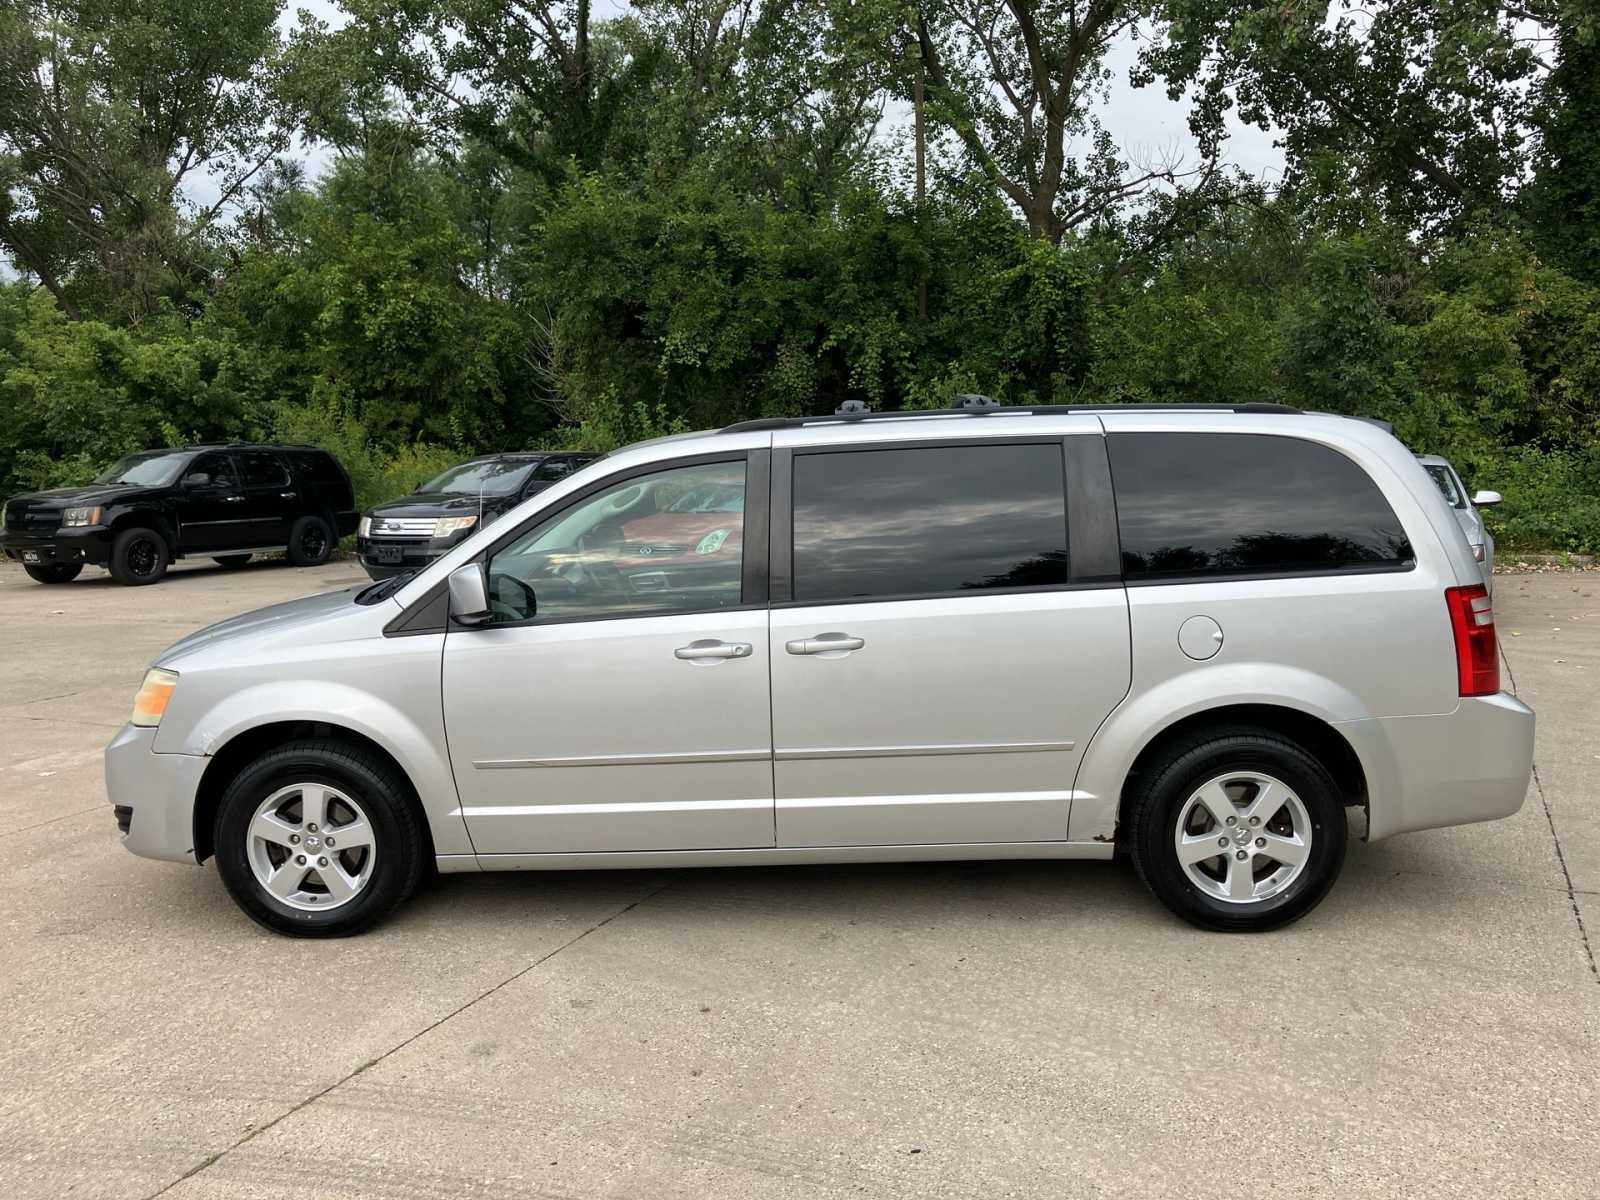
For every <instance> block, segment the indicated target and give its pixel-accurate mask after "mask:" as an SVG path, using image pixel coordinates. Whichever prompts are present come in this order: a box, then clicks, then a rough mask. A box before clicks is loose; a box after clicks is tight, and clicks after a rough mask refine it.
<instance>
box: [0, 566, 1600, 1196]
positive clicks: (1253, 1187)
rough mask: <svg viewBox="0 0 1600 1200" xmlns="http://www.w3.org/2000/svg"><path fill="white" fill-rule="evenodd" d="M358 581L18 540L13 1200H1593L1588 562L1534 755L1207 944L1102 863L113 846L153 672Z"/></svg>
mask: <svg viewBox="0 0 1600 1200" xmlns="http://www.w3.org/2000/svg"><path fill="white" fill-rule="evenodd" d="M360 578H361V576H360V573H359V571H358V570H356V569H353V568H351V567H350V566H348V565H341V564H333V565H330V566H328V567H323V568H316V569H312V570H307V571H296V570H293V569H291V568H287V567H284V566H282V565H278V564H262V565H259V566H251V567H249V568H246V569H244V570H243V571H241V572H224V571H222V570H219V569H214V568H211V567H210V566H209V565H207V566H205V567H197V568H191V567H188V566H187V565H184V566H181V567H180V568H179V569H177V570H176V571H175V572H174V573H173V575H172V576H171V578H169V580H167V581H166V582H164V583H162V584H160V585H157V586H155V587H149V588H138V589H124V588H119V587H116V586H115V585H113V584H111V583H110V582H109V580H107V579H105V578H104V577H103V576H100V575H98V574H97V573H96V574H92V575H89V576H86V577H85V578H84V580H82V581H80V582H78V583H75V584H72V585H68V586H64V587H52V588H45V587H41V586H39V585H36V584H34V583H32V582H31V581H29V580H28V579H27V578H26V577H25V576H24V575H23V574H22V572H21V571H20V570H18V569H16V568H14V567H9V566H3V567H0V664H3V667H4V671H5V678H6V680H7V684H8V686H7V687H6V688H5V689H4V691H3V692H0V701H3V703H0V731H3V732H0V785H3V786H0V1006H3V1007H0V1013H3V1014H4V1015H3V1017H0V1021H3V1030H4V1035H3V1037H0V1195H4V1196H6V1197H8V1198H11V1197H16V1198H25V1197H59V1196H63V1195H73V1196H114V1197H152V1196H157V1195H165V1196H170V1197H174V1198H191V1200H192V1198H197V1197H230V1198H231V1197H257V1196H259V1197H290V1196H294V1197H299V1196H317V1197H320V1196H327V1197H335V1196H337V1197H348V1196H363V1197H393V1198H395V1200H402V1198H413V1197H427V1196H436V1195H438V1196H473V1197H477V1196H494V1197H518V1198H521V1197H641V1198H651V1200H655V1198H660V1197H679V1196H681V1197H836V1196H837V1197H843V1196H884V1197H900V1196H940V1197H967V1196H970V1197H975V1198H976V1197H984V1198H987V1197H997V1196H1041V1197H1044V1196H1048V1197H1076V1196H1086V1197H1087V1196H1122V1195H1130V1196H1131V1195H1136V1194H1137V1195H1142V1196H1149V1195H1166V1194H1180V1193H1181V1194H1183V1195H1185V1196H1188V1197H1210V1196H1219V1197H1220V1196H1225V1195H1226V1196H1233V1195H1237V1194H1239V1193H1240V1192H1242V1191H1246V1190H1248V1191H1250V1192H1252V1193H1257V1194H1268V1195H1285V1196H1294V1195H1315V1194H1323V1193H1328V1192H1332V1191H1334V1190H1337V1191H1338V1192H1339V1193H1340V1194H1342V1195H1346V1196H1368V1195H1371V1196H1388V1195H1394V1196H1401V1195H1416V1194H1427V1195H1430V1196H1451V1195H1460V1196H1473V1197H1481V1196H1485V1195H1496V1196H1539V1197H1562V1196H1573V1197H1579V1196H1594V1195H1596V1193H1597V1191H1600V1188H1597V1185H1596V1183H1595V1181H1596V1180H1597V1179H1600V1053H1597V1052H1600V974H1597V973H1596V967H1595V951H1596V949H1597V948H1600V947H1597V945H1596V941H1597V938H1596V935H1597V932H1600V574H1570V575H1569V574H1546V575H1534V576H1506V577H1502V578H1501V579H1500V580H1499V581H1498V583H1497V588H1496V596H1495V601H1496V607H1497V609H1498V613H1499V627H1500V630H1501V634H1502V640H1503V643H1504V647H1505V652H1506V658H1507V663H1508V665H1509V667H1510V670H1511V671H1512V673H1513V675H1514V677H1515V680H1516V684H1517V688H1518V690H1519V692H1520V694H1521V695H1523V696H1524V697H1525V698H1527V699H1528V700H1529V702H1530V703H1532V704H1533V705H1534V707H1535V708H1536V709H1538V710H1539V741H1538V779H1537V782H1536V784H1535V786H1534V788H1533V789H1532V790H1531V793H1530V797H1529V800H1528V802H1527V804H1525V805H1524V807H1523V810H1522V811H1521V812H1520V813H1519V814H1517V816H1515V817H1514V818H1512V819H1510V820H1508V821H1504V822H1498V823H1494V824H1489V825H1480V826H1469V827H1465V828H1462V829H1457V830H1444V831H1438V832H1433V833H1423V834H1414V835H1408V836H1406V837H1401V838H1396V839H1393V840H1391V841H1389V842H1385V843H1382V844H1380V845H1377V846H1367V845H1365V844H1362V843H1360V842H1352V844H1351V847H1350V857H1349V861H1348V863H1347V866H1346V868H1345V874H1344V877H1343V878H1342V879H1341V881H1340V883H1339V884H1338V886H1337V887H1336V888H1335V889H1334V892H1333V893H1332V895H1331V896H1330V897H1329V899H1328V900H1327V901H1326V902H1325V903H1324V904H1323V905H1322V906H1321V907H1320V908H1319V909H1318V910H1317V911H1316V912H1315V913H1313V914H1312V915H1311V916H1310V917H1309V918H1307V919H1306V920H1305V921H1303V922H1301V923H1299V924H1298V925H1295V926H1293V927H1292V928H1290V929H1288V930H1285V931H1282V932H1280V933H1276V934H1272V935H1268V936H1263V937H1229V936H1222V935H1208V934H1202V933H1198V932H1196V931H1194V930H1192V929H1190V928H1188V927H1187V926H1185V925H1182V924H1180V923H1178V922H1177V921H1176V920H1174V919H1173V918H1171V917H1169V916H1168V915H1167V914H1166V913H1165V911H1164V910H1162V909H1161V908H1160V907H1159V906H1158V905H1157V904H1156V902H1155V901H1154V900H1153V899H1152V898H1151V897H1150V896H1149V895H1148V894H1146V893H1145V892H1144V890H1143V889H1142V888H1141V886H1140V885H1139V883H1138V881H1137V880H1136V878H1135V877H1134V875H1133V873H1132V871H1131V870H1129V869H1127V868H1125V867H1123V866H1121V865H1117V864H1101V863H1026V862H1022V863H970V864H939V865H927V866H917V865H912V866H889V867H878V866H866V867H819V868H763V869H739V870H709V871H700V872H693V871H684V872H665V871H663V872H610V873H588V874H572V875H545V874H527V875H506V876H481V877H470V876H453V877H448V878H445V879H443V880H440V881H437V882H435V883H433V884H431V885H429V886H428V888H427V889H426V890H425V892H424V893H423V894H422V895H420V896H419V897H418V898H417V899H416V900H415V901H413V902H412V903H411V904H410V905H408V906H407V907H406V908H405V909H403V910H402V911H401V912H400V913H399V914H397V916H396V917H395V918H394V919H392V920H390V921H389V922H388V923H386V924H385V925H383V926H382V927H381V928H380V929H378V930H377V931H375V932H374V933H372V934H369V935H367V936H365V937H362V938H357V939H352V940H346V941H340V942H331V943H305V942H294V941H289V940H285V939H281V938H276V937H273V936H271V935H269V934H266V933H264V932H263V931H261V930H259V929H258V928H257V927H256V926H254V925H253V924H251V923H250V922H249V921H248V920H247V919H246V918H244V917H243V916H242V915H241V914H240V913H238V912H237V911H236V910H235V909H234V908H233V906H232V904H231V902H230V901H229V900H228V898H227V896H226V894H225V893H224V891H223V889H222V886H221V884H220V882H219V881H218V879H217V876H216V873H215V871H214V870H212V869H211V868H209V867H207V868H205V869H198V870H197V869H194V868H185V867H181V866H168V865H164V864H158V863H153V862H146V861H142V860H139V859H135V858H133V857H131V856H130V855H128V854H127V853H126V852H124V851H123V850H122V849H121V848H120V846H118V844H117V837H116V832H115V827H114V825H113V823H112V819H111V814H110V811H109V809H108V808H107V807H106V801H105V796H104V789H103V785H102V782H101V779H100V766H99V754H100V748H101V747H102V746H103V745H104V743H105V742H106V741H107V740H109V738H110V737H111V735H112V733H113V731H114V730H115V728H116V727H117V726H119V725H120V724H121V722H122V721H123V720H124V719H125V717H126V714H127V710H128V707H129V705H130V703H131V701H132V697H133V692H134V690H135V688H136V687H137V685H138V680H139V677H140V675H141V673H142V671H143V669H144V666H145V664H146V663H147V662H148V661H149V659H150V658H151V657H152V656H153V655H154V654H155V653H156V652H158V651H159V650H160V649H161V648H162V647H163V646H164V645H166V644H167V643H169V642H171V641H173V640H175V639H176V638H177V637H179V636H180V635H181V634H183V633H185V632H187V631H189V630H190V629H193V628H194V627H196V626H198V625H201V624H204V623H206V622H208V621H211V620H214V619H217V618H219V617H221V616H225V615H228V614H230V613H233V612H237V611H242V610H244V609H247V608H251V607H255V606H257V605H260V604H266V603H270V602H272V601H274V600H278V599H283V598H286V597H288V596H291V595H296V594H302V593H306V592H311V591H317V590H325V589H327V588H331V587H337V586H343V585H345V584H346V583H349V582H355V581H357V580H359V579H360Z"/></svg>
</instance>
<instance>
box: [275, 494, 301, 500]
mask: <svg viewBox="0 0 1600 1200" xmlns="http://www.w3.org/2000/svg"><path fill="white" fill-rule="evenodd" d="M299 494H300V493H299V492H279V493H278V499H280V500H293V499H294V498H295V497H296V496H298V495H299Z"/></svg>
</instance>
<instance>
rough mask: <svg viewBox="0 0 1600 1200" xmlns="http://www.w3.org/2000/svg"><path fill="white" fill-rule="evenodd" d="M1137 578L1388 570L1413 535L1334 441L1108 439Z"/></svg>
mask: <svg viewBox="0 0 1600 1200" xmlns="http://www.w3.org/2000/svg"><path fill="white" fill-rule="evenodd" d="M1106 440H1107V446H1108V449H1109V452H1110V456H1111V473H1112V480H1113V484H1114V487H1115V491H1116V499H1117V525H1118V529H1119V533H1120V536H1121V541H1122V570H1123V575H1124V576H1125V577H1126V578H1127V579H1129V580H1130V581H1132V580H1162V579H1169V580H1170V579H1182V578H1189V577H1199V578H1207V577H1213V576H1219V577H1220V576H1230V575H1231V576H1238V575H1277V574H1306V573H1323V572H1338V571H1359V570H1393V569H1399V568H1402V567H1406V566H1409V565H1410V564H1411V561H1412V557H1413V556H1412V549H1411V543H1410V541H1409V540H1407V538H1406V534H1405V530H1404V529H1403V528H1402V527H1401V524H1400V521H1399V518H1398V517H1396V516H1395V514H1394V510H1393V509H1392V508H1391V507H1390V506H1389V502H1388V501H1387V500H1386V499H1385V498H1384V496H1383V493H1382V492H1381V491H1379V489H1378V486H1377V484H1375V483H1374V482H1373V481H1372V479H1371V477H1369V476H1368V475H1367V473H1366V471H1364V470H1363V469H1362V468H1361V467H1360V466H1358V465H1357V464H1356V463H1355V462H1354V461H1352V460H1351V459H1349V458H1346V457H1345V456H1344V455H1343V454H1340V453H1339V452H1338V451H1337V450H1334V449H1331V448H1330V447H1327V446H1323V445H1319V444H1317V443H1315V442H1309V441H1303V440H1301V439H1299V438H1293V437H1281V436H1275V435H1271V434H1233V433H1114V434H1111V435H1109V436H1108V437H1107V439H1106Z"/></svg>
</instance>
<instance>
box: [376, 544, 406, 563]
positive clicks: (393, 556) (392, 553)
mask: <svg viewBox="0 0 1600 1200" xmlns="http://www.w3.org/2000/svg"><path fill="white" fill-rule="evenodd" d="M404 560H405V555H404V553H403V552H402V549H401V547H399V546H374V547H373V548H372V561H373V562H381V563H397V562H403V561H404Z"/></svg>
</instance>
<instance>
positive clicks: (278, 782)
mask: <svg viewBox="0 0 1600 1200" xmlns="http://www.w3.org/2000/svg"><path fill="white" fill-rule="evenodd" d="M306 784H321V785H326V786H331V787H333V788H336V789H338V790H339V791H340V792H343V793H345V794H346V795H347V796H349V798H350V799H351V800H353V801H355V802H356V803H357V804H358V805H360V809H361V812H362V813H364V815H365V817H366V820H367V822H368V823H369V824H370V825H371V827H372V853H373V854H374V856H375V857H374V861H373V864H372V872H371V875H370V877H369V878H367V880H366V882H365V884H364V886H363V887H362V888H361V889H360V890H359V891H357V892H356V893H355V895H354V896H352V897H351V898H350V899H349V900H348V901H345V902H344V903H343V904H340V905H338V906H336V907H332V908H330V909H326V910H322V911H310V910H307V909H302V908H296V907H294V906H292V905H290V904H287V903H285V902H284V901H283V900H281V899H279V898H278V897H277V896H274V895H273V894H272V893H271V892H269V891H268V890H267V888H266V887H265V886H264V885H263V884H262V883H261V882H260V880H258V879H257V877H256V874H255V870H254V869H253V868H252V866H251V861H250V841H251V839H250V832H249V831H250V824H251V821H252V820H254V818H255V815H256V810H257V808H259V807H260V806H261V804H262V803H263V802H265V801H266V800H267V798H268V797H270V796H272V795H273V794H274V793H276V792H278V791H279V790H281V789H284V788H288V787H292V786H294V785H306ZM409 796H410V789H409V788H408V787H407V785H406V782H405V780H404V779H402V778H400V777H399V776H398V775H397V774H396V773H395V770H394V768H393V767H392V766H390V765H389V764H388V763H387V762H385V761H384V760H383V759H381V758H378V757H377V756H376V755H373V754H372V753H370V752H369V751H366V750H362V749H360V748H358V747H355V746H350V745H347V744H345V743H343V742H336V741H326V740H321V739H308V740H305V741H298V742H293V743H290V744H289V745H286V746H282V747H280V748H279V749H277V750H272V751H269V752H268V753H266V754H263V755H262V756H261V757H260V758H258V759H256V760H255V761H254V762H252V763H250V764H249V765H248V766H247V767H245V768H244V769H243V770H242V771H240V772H239V774H238V775H236V776H235V777H234V779H233V782H231V783H230V784H229V785H228V788H227V790H226V791H225V792H224V793H223V796H222V802H221V803H220V804H219V805H218V808H217V819H216V824H215V826H214V830H213V841H212V845H213V847H214V849H215V853H216V860H217V871H218V873H219V874H220V875H221V876H222V882H223V883H224V884H225V885H226V886H227V889H228V892H229V893H230V894H231V895H232V896H233V898H234V900H235V902H237V904H238V905H239V907H240V908H242V909H243V910H244V911H245V913H246V914H247V915H248V916H249V917H250V918H251V919H252V920H254V921H256V922H257V923H258V924H260V925H263V926H265V927H266V928H268V929H270V930H272V931H274V932H275V933H282V934H287V935H289V936H290V937H348V936H349V935H351V934H356V933H361V932H362V931H363V930H366V929H368V928H370V927H371V926H372V925H374V924H375V923H377V922H378V921H380V920H382V919H383V918H384V917H386V916H388V915H389V913H391V912H393V911H394V909H395V908H397V907H398V906H399V905H400V904H401V903H402V902H403V901H404V900H405V899H406V898H407V897H409V896H410V895H411V893H412V892H413V891H414V890H415V889H416V886H417V882H418V880H419V879H420V878H421V876H422V871H423V866H424V859H425V858H426V854H425V846H426V842H425V840H424V838H423V835H422V830H421V828H420V826H419V824H418V818H417V815H416V812H415V810H414V809H413V808H412V806H411V804H410V802H409ZM292 803H293V802H292V801H291V804H292ZM331 807H332V806H331V805H330V808H331ZM329 829H331V830H332V831H333V832H337V826H329ZM324 832H327V831H326V830H325V831H324ZM302 845H304V843H303V842H302ZM274 853H276V851H274ZM358 861H359V860H358ZM314 866H315V864H314V863H309V864H308V870H309V869H311V868H312V867H314ZM312 882H313V886H315V884H316V881H315V880H313V881H312Z"/></svg>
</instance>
